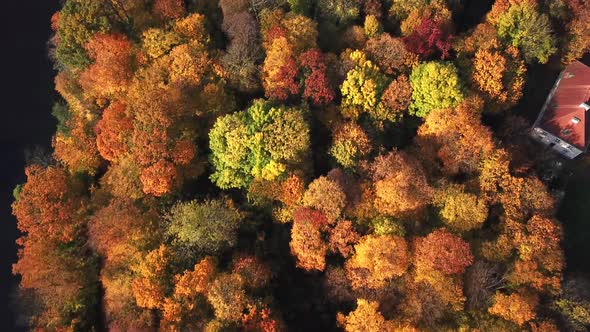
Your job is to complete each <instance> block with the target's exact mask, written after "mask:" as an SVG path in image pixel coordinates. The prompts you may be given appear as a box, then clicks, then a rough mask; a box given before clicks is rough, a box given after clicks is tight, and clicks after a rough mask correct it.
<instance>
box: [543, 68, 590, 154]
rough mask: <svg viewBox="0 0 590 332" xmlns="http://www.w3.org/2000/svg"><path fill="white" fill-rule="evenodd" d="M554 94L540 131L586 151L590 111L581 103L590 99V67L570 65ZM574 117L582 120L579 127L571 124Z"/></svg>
mask: <svg viewBox="0 0 590 332" xmlns="http://www.w3.org/2000/svg"><path fill="white" fill-rule="evenodd" d="M553 93H554V94H553V96H552V97H551V100H549V102H548V105H547V109H546V110H545V112H544V114H543V118H542V119H541V123H540V125H541V128H543V129H545V130H546V131H548V132H549V133H551V134H553V135H555V136H557V137H559V138H560V139H562V140H564V141H566V142H568V143H570V144H572V145H574V146H575V147H577V148H579V149H580V150H584V149H585V148H586V146H587V145H588V143H590V119H589V120H588V121H587V120H586V112H587V111H586V110H585V109H584V108H583V107H580V104H582V103H584V102H588V101H589V99H590V67H588V66H586V65H584V64H583V63H581V62H579V61H575V62H574V63H572V64H571V65H569V66H568V67H567V68H566V69H565V70H564V72H563V74H562V76H561V80H560V81H559V82H558V83H557V86H556V87H555V90H554V92H553ZM588 112H590V111H588ZM574 117H576V118H578V119H579V120H580V121H579V122H578V123H577V124H576V123H574V122H572V119H573V118H574Z"/></svg>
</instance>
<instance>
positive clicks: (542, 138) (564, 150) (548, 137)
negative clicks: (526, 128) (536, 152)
mask: <svg viewBox="0 0 590 332" xmlns="http://www.w3.org/2000/svg"><path fill="white" fill-rule="evenodd" d="M531 137H532V138H534V139H535V140H537V141H539V142H541V143H543V144H545V145H547V146H551V145H552V144H553V145H552V147H551V148H552V149H553V151H555V152H557V153H559V154H560V155H562V156H564V157H566V158H569V159H574V158H575V157H576V156H578V155H579V154H581V153H582V152H583V151H582V150H580V149H578V148H577V147H575V146H573V145H571V144H569V143H568V142H566V141H564V140H562V139H560V138H559V137H556V136H555V135H553V134H551V133H549V132H547V131H545V130H543V129H542V128H539V127H535V128H533V129H532V130H531Z"/></svg>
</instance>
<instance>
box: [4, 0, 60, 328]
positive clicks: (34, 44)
mask: <svg viewBox="0 0 590 332" xmlns="http://www.w3.org/2000/svg"><path fill="white" fill-rule="evenodd" d="M58 6H59V2H58V0H33V1H30V0H25V1H5V2H3V4H2V10H0V25H1V27H0V31H2V34H1V35H2V46H0V57H1V66H2V71H0V82H1V83H2V85H1V87H0V108H1V120H0V188H1V190H0V213H1V215H0V296H1V297H0V331H14V330H15V327H14V319H13V318H14V313H13V311H12V310H11V308H12V307H14V306H13V305H11V303H10V301H9V294H10V293H11V291H12V289H14V287H15V285H16V283H17V280H16V279H15V278H14V277H12V275H11V265H12V263H14V261H15V260H16V245H15V244H14V241H15V239H16V238H17V236H18V231H17V229H16V220H15V219H14V217H12V215H11V211H10V204H11V203H12V189H13V188H14V186H15V185H16V184H18V183H22V182H23V181H24V150H25V149H26V148H29V147H32V146H35V145H41V146H46V147H49V145H50V142H51V135H52V133H53V132H54V131H55V123H56V122H55V120H53V118H52V117H51V114H50V113H51V104H52V100H53V99H54V95H53V92H52V91H53V72H52V67H51V64H50V62H49V59H48V57H47V40H48V39H49V35H50V28H49V27H50V18H51V15H52V14H53V12H55V11H56V10H57V8H58Z"/></svg>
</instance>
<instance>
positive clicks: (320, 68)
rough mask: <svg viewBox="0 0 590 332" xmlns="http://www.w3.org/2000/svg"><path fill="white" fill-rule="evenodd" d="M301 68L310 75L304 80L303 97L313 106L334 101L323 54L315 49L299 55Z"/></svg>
mask: <svg viewBox="0 0 590 332" xmlns="http://www.w3.org/2000/svg"><path fill="white" fill-rule="evenodd" d="M299 59H300V60H299V61H300V62H301V66H302V67H303V68H306V69H307V70H308V71H309V72H310V73H309V75H308V76H307V78H306V79H305V89H304V90H303V97H305V98H310V99H311V101H312V102H313V103H314V104H315V105H325V104H328V103H330V102H331V101H332V100H334V90H333V89H332V87H331V86H330V79H329V77H328V73H327V69H328V66H327V65H326V58H325V56H324V54H322V52H321V51H320V50H318V49H317V48H313V49H310V50H309V51H307V52H305V53H303V54H301V56H300V57H299Z"/></svg>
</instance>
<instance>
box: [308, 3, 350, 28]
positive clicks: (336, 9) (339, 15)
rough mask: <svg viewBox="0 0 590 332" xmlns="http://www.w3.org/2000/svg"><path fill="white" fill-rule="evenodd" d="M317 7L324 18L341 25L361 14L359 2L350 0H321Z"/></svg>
mask: <svg viewBox="0 0 590 332" xmlns="http://www.w3.org/2000/svg"><path fill="white" fill-rule="evenodd" d="M317 8H318V11H319V14H320V15H321V16H322V17H323V18H325V19H327V20H328V21H331V22H333V23H335V24H337V25H341V26H345V25H348V24H349V23H351V22H352V21H354V20H355V19H356V18H357V17H358V16H359V14H360V11H359V8H358V4H357V2H356V1H350V0H319V1H318V4H317Z"/></svg>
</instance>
